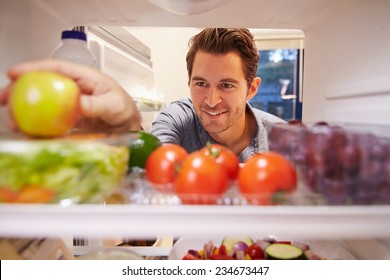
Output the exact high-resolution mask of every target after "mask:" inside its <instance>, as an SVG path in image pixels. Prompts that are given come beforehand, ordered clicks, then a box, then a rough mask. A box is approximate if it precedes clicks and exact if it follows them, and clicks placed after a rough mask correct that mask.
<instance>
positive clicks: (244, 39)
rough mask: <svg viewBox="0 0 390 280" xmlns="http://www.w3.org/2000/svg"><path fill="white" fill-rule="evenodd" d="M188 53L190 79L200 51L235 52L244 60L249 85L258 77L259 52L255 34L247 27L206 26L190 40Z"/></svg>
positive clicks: (244, 70)
mask: <svg viewBox="0 0 390 280" xmlns="http://www.w3.org/2000/svg"><path fill="white" fill-rule="evenodd" d="M189 46H190V50H189V51H188V53H187V57H186V61H187V71H188V79H189V80H190V79H191V75H192V67H193V64H194V59H195V55H196V53H197V52H198V51H204V52H206V53H211V54H227V53H229V52H235V53H236V54H238V55H239V56H240V58H241V60H242V67H243V69H242V70H243V72H244V75H245V79H246V81H247V84H248V87H250V85H251V84H252V81H253V79H254V78H255V77H256V72H257V65H258V62H259V52H258V50H257V47H256V44H255V41H254V39H253V35H252V34H251V33H250V32H249V30H248V29H245V28H206V29H204V30H203V31H202V32H200V33H199V34H197V35H195V36H194V37H192V38H191V39H190V41H189Z"/></svg>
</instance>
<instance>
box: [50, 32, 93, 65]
mask: <svg viewBox="0 0 390 280" xmlns="http://www.w3.org/2000/svg"><path fill="white" fill-rule="evenodd" d="M61 40H62V44H61V45H60V46H59V47H58V48H57V49H56V50H55V51H54V53H53V55H52V57H53V58H58V59H63V60H67V61H72V62H75V63H78V64H82V65H86V66H91V67H94V66H95V64H96V58H95V56H94V55H93V54H92V53H91V52H90V51H89V49H88V45H87V35H86V34H85V33H84V32H82V31H76V30H66V31H63V32H62V34H61Z"/></svg>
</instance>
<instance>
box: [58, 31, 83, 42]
mask: <svg viewBox="0 0 390 280" xmlns="http://www.w3.org/2000/svg"><path fill="white" fill-rule="evenodd" d="M61 39H79V40H83V41H87V35H86V34H85V33H84V32H81V31H75V30H65V31H62V34H61Z"/></svg>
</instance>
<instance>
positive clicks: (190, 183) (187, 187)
mask: <svg viewBox="0 0 390 280" xmlns="http://www.w3.org/2000/svg"><path fill="white" fill-rule="evenodd" d="M227 183H228V179H227V175H226V172H225V170H224V169H223V168H222V167H221V166H219V164H218V163H216V162H215V160H214V159H212V158H211V157H209V156H206V155H205V154H204V153H202V152H200V151H197V152H193V153H191V154H190V155H189V156H188V157H187V158H186V159H185V160H184V161H183V165H182V168H181V169H180V172H179V174H178V176H177V178H176V181H175V191H176V193H177V195H178V196H179V197H180V199H181V200H182V202H183V203H187V204H214V203H216V201H217V199H218V198H219V197H220V196H221V194H223V193H224V191H225V190H226V187H227Z"/></svg>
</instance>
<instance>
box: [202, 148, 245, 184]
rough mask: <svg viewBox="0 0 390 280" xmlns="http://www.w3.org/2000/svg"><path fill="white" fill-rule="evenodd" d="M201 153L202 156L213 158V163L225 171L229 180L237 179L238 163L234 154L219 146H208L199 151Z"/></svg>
mask: <svg viewBox="0 0 390 280" xmlns="http://www.w3.org/2000/svg"><path fill="white" fill-rule="evenodd" d="M201 151H202V152H203V153H204V154H206V155H209V156H211V157H213V158H214V159H215V161H216V162H217V163H218V164H219V165H221V166H222V167H223V168H224V169H225V170H226V172H227V175H228V178H229V179H230V180H236V179H237V174H238V170H239V169H240V165H239V164H240V161H239V159H238V157H237V155H236V154H235V153H233V152H232V151H231V150H229V149H228V148H226V147H224V146H222V145H219V144H209V145H207V146H206V147H204V148H203V149H201Z"/></svg>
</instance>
